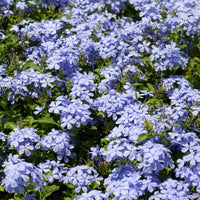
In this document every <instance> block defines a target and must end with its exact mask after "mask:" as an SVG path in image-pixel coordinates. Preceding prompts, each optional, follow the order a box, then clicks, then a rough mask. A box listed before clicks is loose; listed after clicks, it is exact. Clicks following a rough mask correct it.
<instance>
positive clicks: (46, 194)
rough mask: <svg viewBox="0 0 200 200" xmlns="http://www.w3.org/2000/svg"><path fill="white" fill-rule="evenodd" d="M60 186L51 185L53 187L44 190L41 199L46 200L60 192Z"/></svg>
mask: <svg viewBox="0 0 200 200" xmlns="http://www.w3.org/2000/svg"><path fill="white" fill-rule="evenodd" d="M59 188H60V186H56V185H51V186H46V187H45V188H44V191H43V192H42V194H41V197H42V198H41V199H42V200H45V199H46V197H48V196H50V195H51V194H52V193H53V192H55V191H57V190H59Z"/></svg>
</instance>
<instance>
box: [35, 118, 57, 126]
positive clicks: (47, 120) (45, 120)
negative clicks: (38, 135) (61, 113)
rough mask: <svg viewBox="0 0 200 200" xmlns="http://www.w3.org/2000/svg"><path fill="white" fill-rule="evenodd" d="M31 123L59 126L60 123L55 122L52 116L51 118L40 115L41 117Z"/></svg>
mask: <svg viewBox="0 0 200 200" xmlns="http://www.w3.org/2000/svg"><path fill="white" fill-rule="evenodd" d="M33 123H39V124H54V125H57V126H59V127H61V126H60V124H59V123H57V122H55V121H54V120H53V118H51V117H42V118H41V119H38V120H34V122H33Z"/></svg>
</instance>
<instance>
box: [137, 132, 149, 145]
mask: <svg viewBox="0 0 200 200" xmlns="http://www.w3.org/2000/svg"><path fill="white" fill-rule="evenodd" d="M152 137H153V135H152V134H148V133H144V134H142V135H140V136H139V138H138V141H137V142H138V143H139V142H141V141H143V140H146V139H150V138H152Z"/></svg>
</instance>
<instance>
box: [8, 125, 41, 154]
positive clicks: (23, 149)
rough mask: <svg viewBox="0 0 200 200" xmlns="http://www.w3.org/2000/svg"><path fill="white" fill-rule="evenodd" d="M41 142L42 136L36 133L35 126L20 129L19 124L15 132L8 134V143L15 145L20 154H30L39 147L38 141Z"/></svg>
mask: <svg viewBox="0 0 200 200" xmlns="http://www.w3.org/2000/svg"><path fill="white" fill-rule="evenodd" d="M38 142H40V136H39V135H37V134H36V130H35V129H34V128H23V129H20V128H19V126H17V127H16V128H15V129H14V131H13V132H11V133H10V134H9V135H8V140H7V143H8V145H10V146H12V147H14V148H15V149H16V150H17V151H18V152H19V154H24V153H25V155H26V156H30V155H31V152H32V151H33V150H34V149H37V148H38V145H37V143H38Z"/></svg>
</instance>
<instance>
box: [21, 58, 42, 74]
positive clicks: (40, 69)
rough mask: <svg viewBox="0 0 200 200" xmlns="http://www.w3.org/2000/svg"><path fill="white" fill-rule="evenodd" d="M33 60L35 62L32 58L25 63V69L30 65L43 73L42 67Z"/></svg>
mask: <svg viewBox="0 0 200 200" xmlns="http://www.w3.org/2000/svg"><path fill="white" fill-rule="evenodd" d="M33 62H34V61H32V60H29V61H27V62H26V63H25V64H24V67H23V69H26V68H28V67H30V68H32V69H35V70H37V71H39V72H40V73H43V69H42V67H41V66H38V65H35V64H33Z"/></svg>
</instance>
